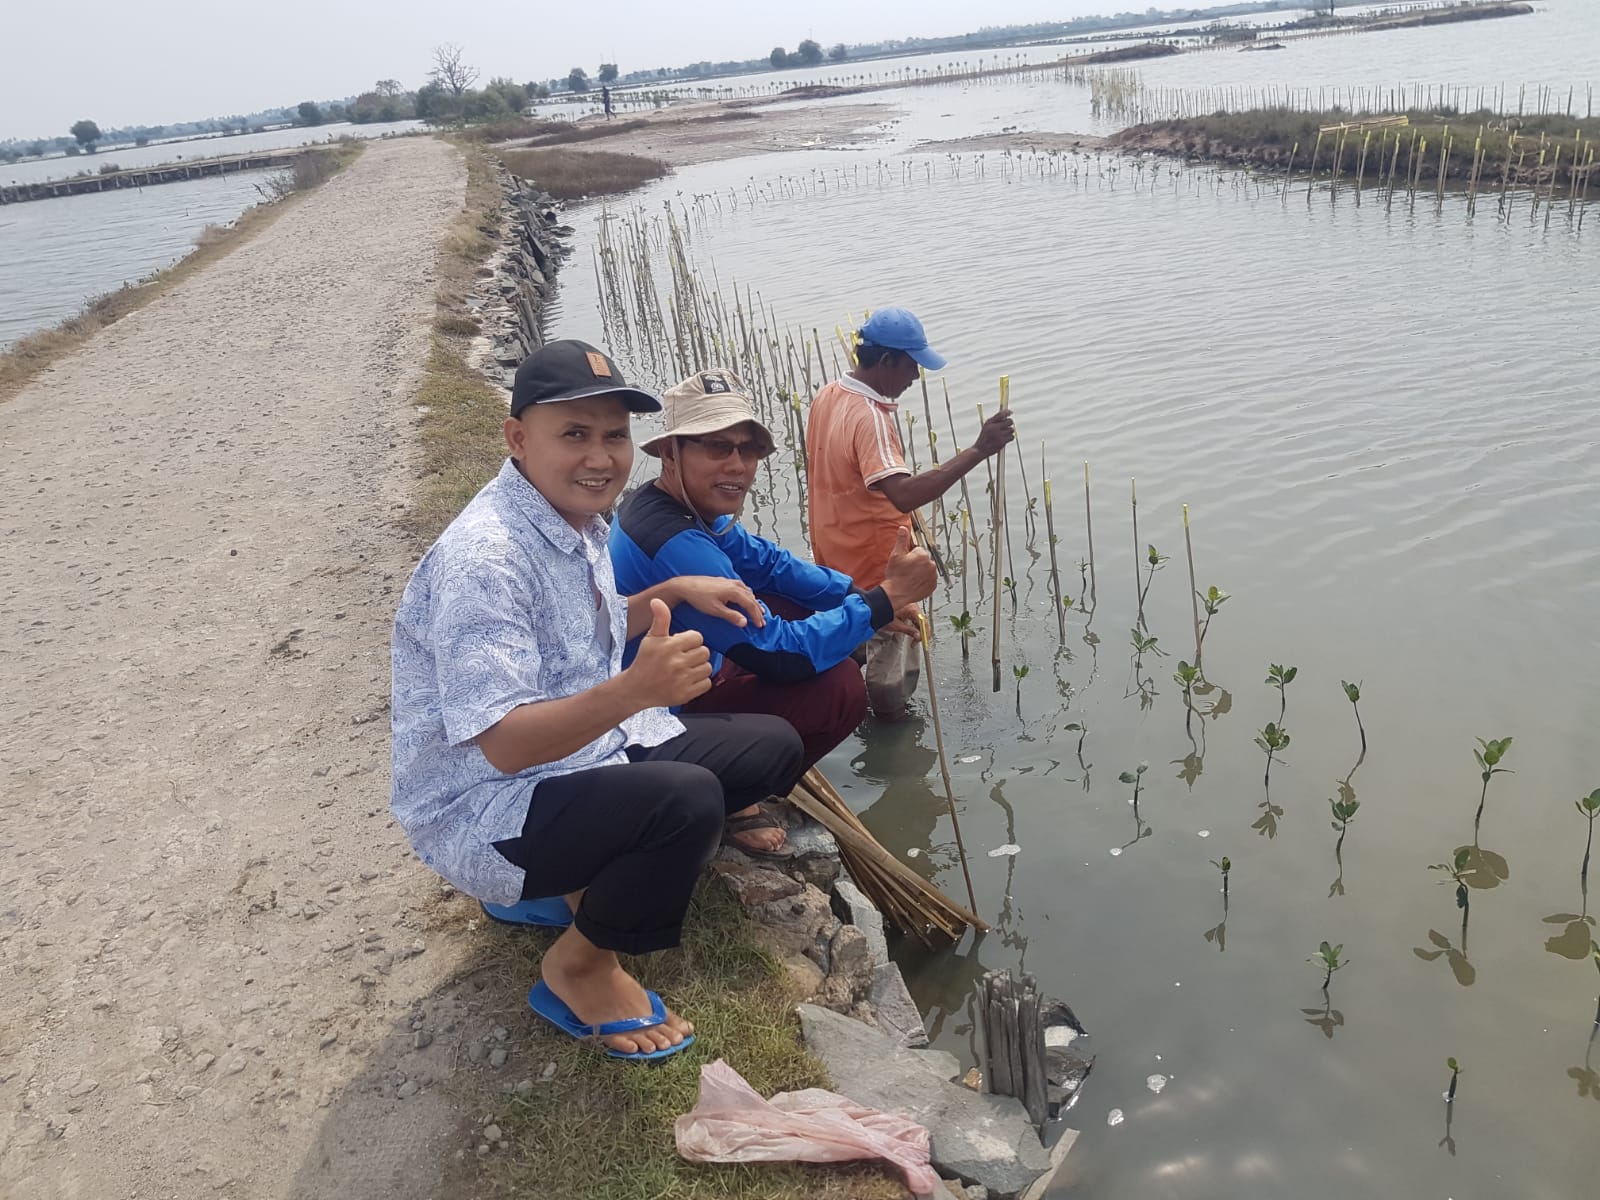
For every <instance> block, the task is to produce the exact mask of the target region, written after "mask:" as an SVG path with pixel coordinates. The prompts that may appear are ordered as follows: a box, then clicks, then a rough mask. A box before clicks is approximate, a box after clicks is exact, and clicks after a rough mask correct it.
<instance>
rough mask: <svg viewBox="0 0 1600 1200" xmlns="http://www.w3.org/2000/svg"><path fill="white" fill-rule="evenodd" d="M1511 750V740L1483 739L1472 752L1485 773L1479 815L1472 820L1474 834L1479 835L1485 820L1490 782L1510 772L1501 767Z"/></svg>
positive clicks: (1479, 797)
mask: <svg viewBox="0 0 1600 1200" xmlns="http://www.w3.org/2000/svg"><path fill="white" fill-rule="evenodd" d="M1510 749H1511V739H1510V738H1499V739H1496V740H1490V741H1484V739H1483V738H1479V739H1478V749H1476V750H1474V751H1473V752H1472V757H1473V758H1475V759H1477V760H1478V767H1479V769H1480V770H1482V772H1483V791H1482V792H1481V793H1480V794H1479V796H1478V815H1477V816H1476V817H1474V818H1473V820H1472V830H1473V833H1474V834H1476V833H1477V830H1478V824H1479V822H1481V821H1482V820H1483V805H1484V802H1485V801H1486V800H1488V798H1489V780H1490V779H1492V778H1493V777H1494V776H1496V775H1503V774H1507V773H1508V772H1509V768H1507V767H1502V766H1501V765H1500V760H1501V759H1503V758H1504V757H1505V756H1506V754H1507V753H1508V752H1509V751H1510Z"/></svg>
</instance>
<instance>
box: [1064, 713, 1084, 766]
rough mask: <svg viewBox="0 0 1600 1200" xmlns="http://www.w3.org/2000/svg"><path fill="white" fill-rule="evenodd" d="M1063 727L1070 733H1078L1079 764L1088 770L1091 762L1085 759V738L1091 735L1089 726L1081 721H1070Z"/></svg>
mask: <svg viewBox="0 0 1600 1200" xmlns="http://www.w3.org/2000/svg"><path fill="white" fill-rule="evenodd" d="M1061 728H1062V729H1063V730H1065V731H1066V732H1068V733H1076V734H1077V735H1078V766H1080V767H1082V768H1083V770H1084V771H1085V772H1087V771H1088V770H1089V764H1088V763H1086V762H1084V761H1083V739H1084V738H1086V737H1088V736H1089V727H1088V726H1087V725H1085V724H1083V723H1082V722H1079V721H1069V722H1068V723H1067V724H1065V725H1063V726H1062V727H1061Z"/></svg>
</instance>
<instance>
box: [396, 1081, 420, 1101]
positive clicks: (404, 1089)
mask: <svg viewBox="0 0 1600 1200" xmlns="http://www.w3.org/2000/svg"><path fill="white" fill-rule="evenodd" d="M417 1090H418V1089H417V1081H416V1080H415V1079H408V1080H406V1081H405V1082H404V1083H402V1084H401V1085H400V1086H399V1087H398V1088H397V1089H395V1093H394V1094H395V1095H396V1096H398V1097H400V1099H402V1100H409V1099H411V1097H412V1096H415V1095H416V1094H417Z"/></svg>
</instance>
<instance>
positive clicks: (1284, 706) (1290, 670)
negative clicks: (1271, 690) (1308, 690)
mask: <svg viewBox="0 0 1600 1200" xmlns="http://www.w3.org/2000/svg"><path fill="white" fill-rule="evenodd" d="M1299 673H1300V668H1299V667H1284V666H1280V665H1279V664H1277V663H1273V664H1272V665H1271V666H1270V667H1268V668H1267V678H1266V680H1265V681H1264V682H1266V684H1267V685H1268V686H1269V687H1275V688H1277V689H1278V723H1279V724H1280V725H1281V724H1282V723H1283V717H1284V713H1286V712H1287V711H1288V709H1289V696H1288V693H1286V692H1285V691H1284V689H1285V688H1287V687H1288V686H1289V685H1290V684H1291V683H1293V682H1294V677H1295V676H1296V675H1298V674H1299Z"/></svg>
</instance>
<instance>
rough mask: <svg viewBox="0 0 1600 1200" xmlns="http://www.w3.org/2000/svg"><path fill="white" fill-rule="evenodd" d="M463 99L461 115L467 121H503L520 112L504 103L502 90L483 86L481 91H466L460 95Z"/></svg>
mask: <svg viewBox="0 0 1600 1200" xmlns="http://www.w3.org/2000/svg"><path fill="white" fill-rule="evenodd" d="M461 99H462V101H463V105H462V110H461V115H462V117H463V118H464V119H466V120H468V121H503V120H505V118H507V117H509V116H511V115H513V114H514V113H516V112H520V111H521V109H520V108H519V109H513V108H512V107H511V106H510V105H509V104H507V103H506V97H505V93H504V92H500V91H497V90H496V89H494V88H484V89H483V91H481V92H468V93H467V94H466V95H465V96H463V97H461Z"/></svg>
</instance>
